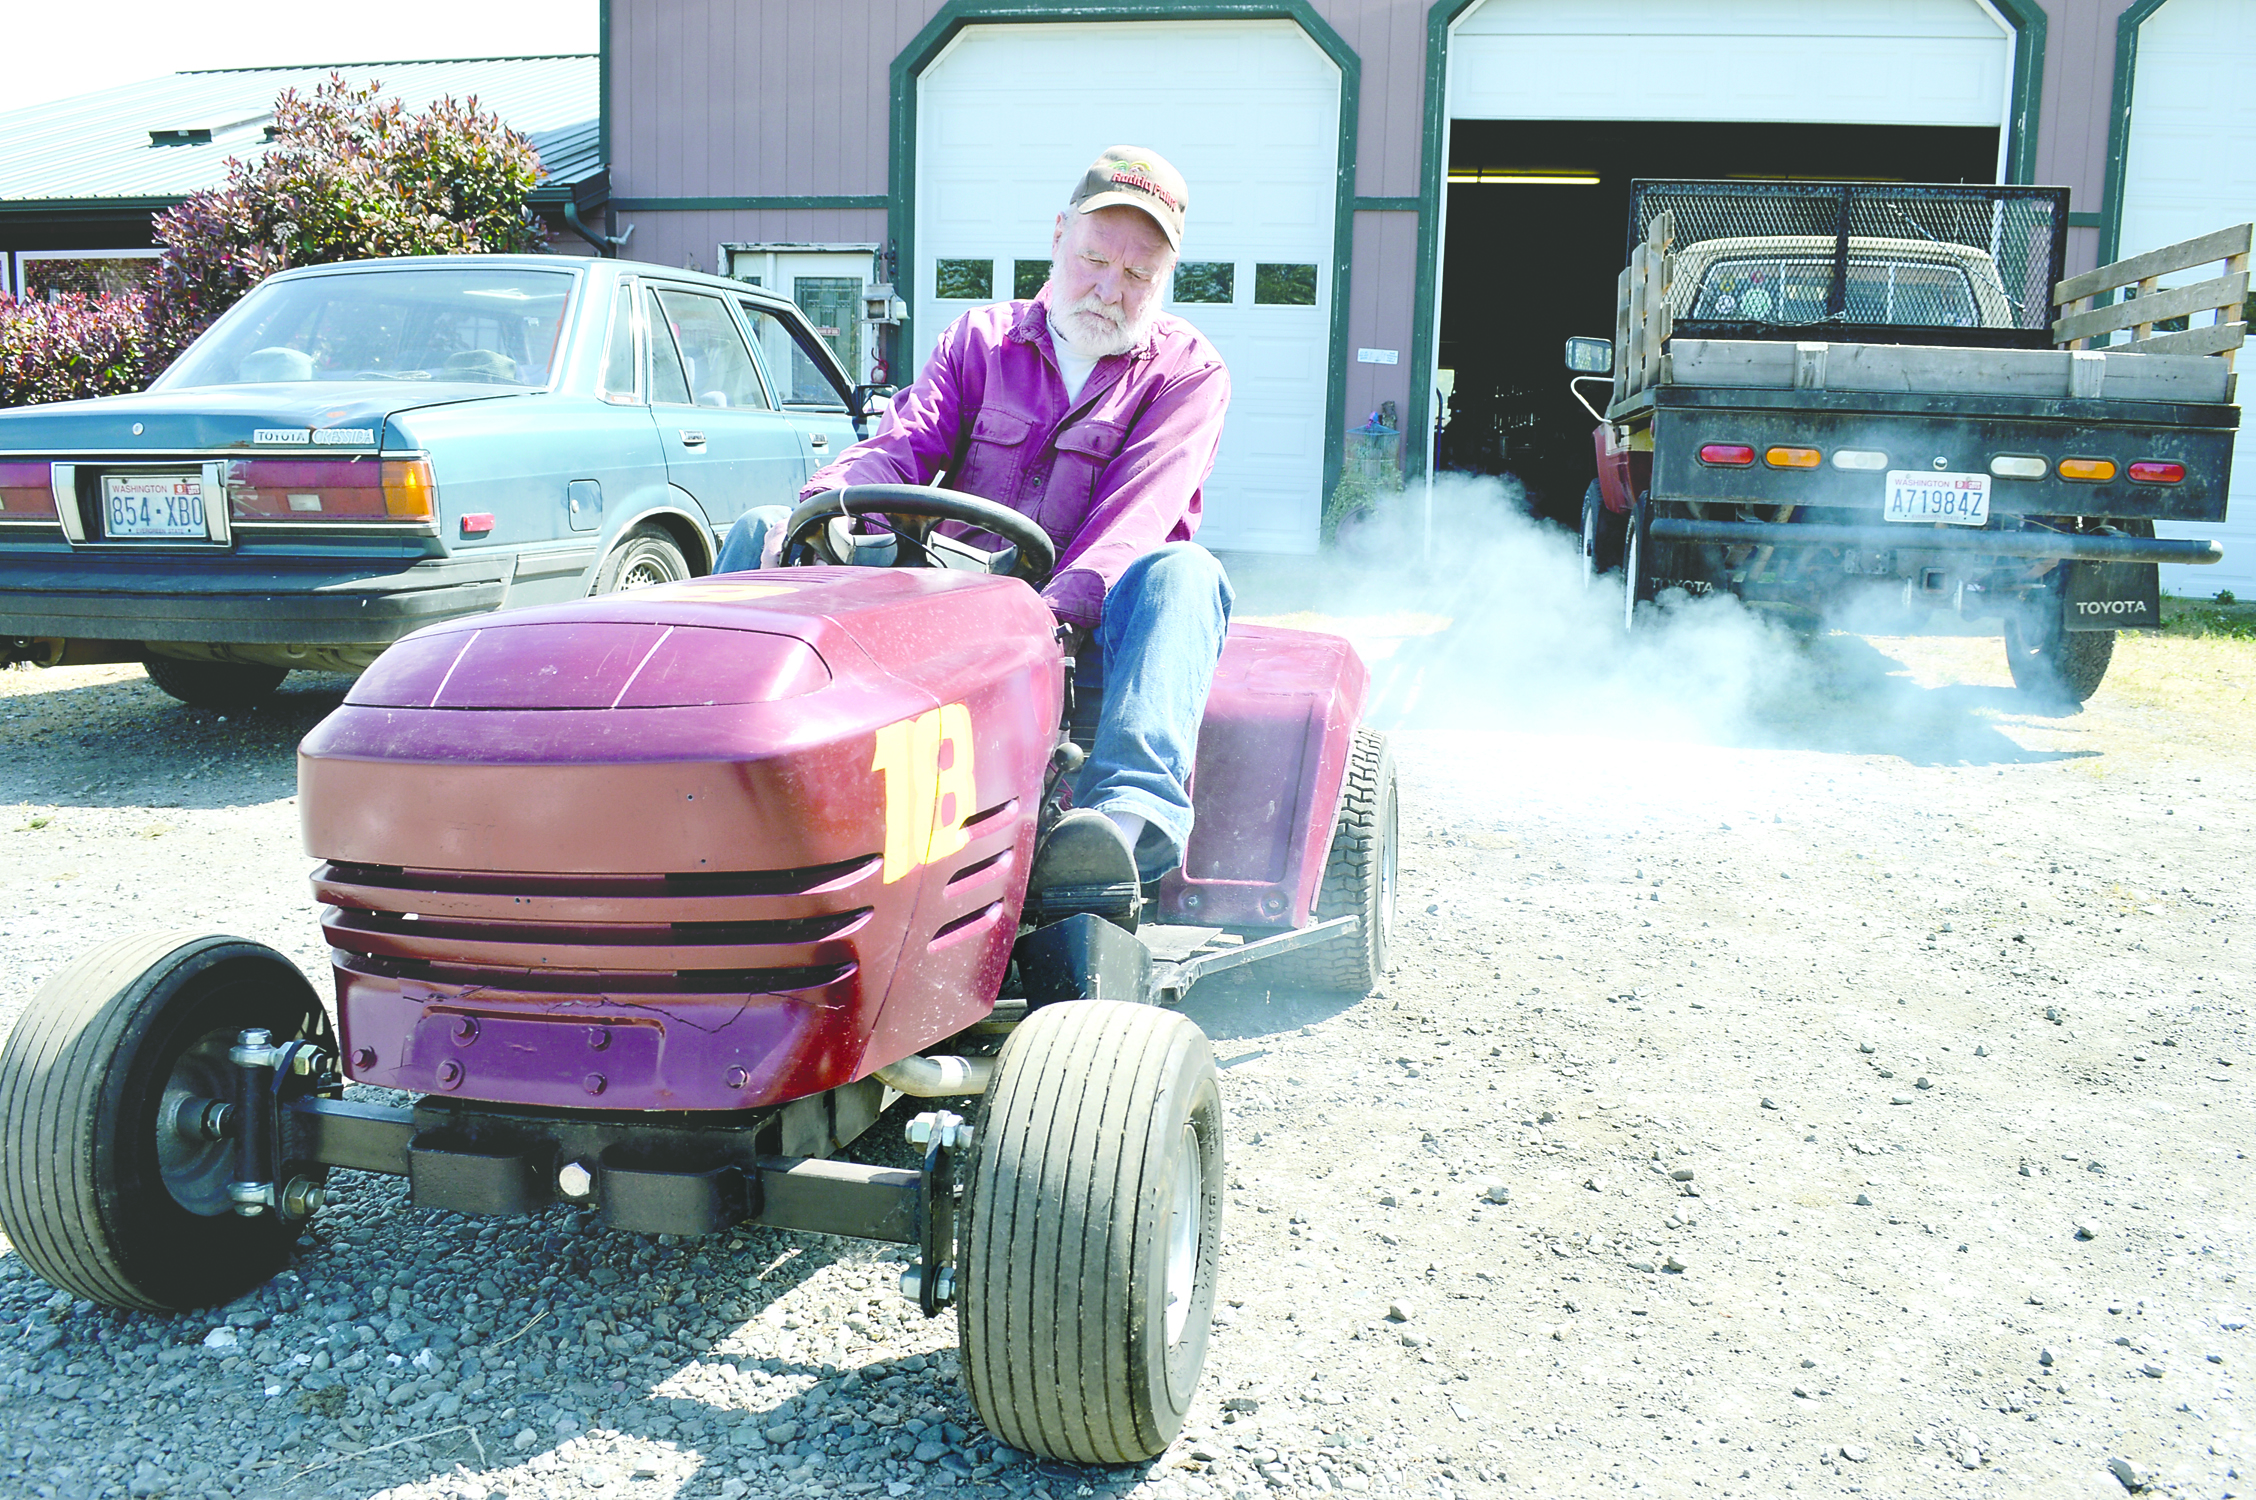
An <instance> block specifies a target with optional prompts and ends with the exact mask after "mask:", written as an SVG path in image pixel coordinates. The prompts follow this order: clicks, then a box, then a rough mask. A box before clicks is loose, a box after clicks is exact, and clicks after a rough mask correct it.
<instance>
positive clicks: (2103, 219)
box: [2068, 212, 2107, 229]
mask: <svg viewBox="0 0 2256 1500" xmlns="http://www.w3.org/2000/svg"><path fill="white" fill-rule="evenodd" d="M2068 227H2069V228H2070V229H2105V228H2106V227H2107V215H2105V214H2103V213H2097V212H2094V213H2088V214H2087V213H2072V214H2070V215H2069V216H2068Z"/></svg>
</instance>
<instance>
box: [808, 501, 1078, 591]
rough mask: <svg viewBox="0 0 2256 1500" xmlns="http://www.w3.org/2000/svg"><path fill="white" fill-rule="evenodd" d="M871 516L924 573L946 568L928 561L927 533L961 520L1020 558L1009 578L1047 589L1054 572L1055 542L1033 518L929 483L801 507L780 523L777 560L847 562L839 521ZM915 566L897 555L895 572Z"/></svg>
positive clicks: (850, 551)
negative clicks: (886, 522)
mask: <svg viewBox="0 0 2256 1500" xmlns="http://www.w3.org/2000/svg"><path fill="white" fill-rule="evenodd" d="M873 514H882V515H884V516H886V517H888V518H889V519H890V520H891V521H892V522H893V532H894V535H896V536H898V537H900V538H901V539H902V543H903V546H904V549H907V548H913V549H914V551H915V553H916V556H917V558H918V559H920V560H921V561H922V564H923V565H924V566H927V567H945V566H948V564H946V563H942V562H938V561H935V559H934V546H933V534H932V529H933V527H934V526H935V525H936V524H938V523H939V522H941V521H961V522H963V523H964V524H965V525H968V526H976V527H978V528H979V529H980V530H981V531H991V532H993V533H994V534H995V535H997V536H999V537H1001V538H1003V539H1004V540H1005V541H1007V542H1009V543H1011V544H1012V545H1013V546H1015V547H1016V548H1017V549H1018V555H1017V557H1016V558H1015V559H1014V560H1013V561H1012V563H1011V567H1010V576H1011V577H1013V578H1021V579H1024V580H1025V581H1026V582H1027V583H1028V584H1029V585H1031V586H1032V587H1034V588H1037V589H1038V588H1040V587H1041V586H1042V585H1043V584H1045V583H1048V582H1049V581H1050V574H1051V573H1052V572H1053V571H1054V570H1055V569H1056V567H1057V544H1056V543H1055V542H1052V541H1051V540H1050V534H1049V533H1048V532H1046V531H1044V530H1043V529H1042V528H1041V527H1040V526H1039V525H1038V524H1036V522H1035V521H1034V518H1033V517H1031V516H1027V515H1022V514H1020V513H1019V512H1018V511H1015V510H1012V509H1011V508H1010V507H1009V506H1007V505H998V504H996V503H995V502H994V501H992V500H982V499H981V498H980V497H979V496H977V495H966V494H963V493H961V492H960V491H957V490H943V489H939V488H936V487H934V486H932V485H928V484H854V485H848V486H847V487H846V488H845V489H842V490H828V491H825V492H824V493H823V494H820V495H816V496H814V497H812V498H811V499H807V500H802V501H800V502H799V506H798V508H797V509H795V510H793V511H792V512H791V519H790V520H789V521H787V522H785V523H784V532H783V552H782V560H783V562H784V563H785V564H786V565H787V566H788V565H790V564H794V563H799V562H807V561H814V562H826V563H849V562H852V561H853V556H854V543H853V540H852V533H851V532H850V531H849V530H848V528H847V527H846V525H845V524H844V523H845V522H846V521H847V520H848V519H850V518H851V517H855V516H866V515H873ZM941 543H942V545H943V546H945V547H947V548H949V549H951V550H953V551H955V552H957V553H960V554H962V555H963V556H964V557H965V559H966V561H972V560H975V559H977V558H979V557H982V556H985V555H986V554H983V553H981V552H979V551H978V549H976V548H972V547H966V546H964V545H963V544H962V543H960V542H955V541H952V540H951V539H949V538H941ZM917 565H918V563H917V562H915V561H912V560H911V559H910V558H909V557H907V556H906V555H899V556H897V557H896V560H895V562H894V566H895V567H915V566H917Z"/></svg>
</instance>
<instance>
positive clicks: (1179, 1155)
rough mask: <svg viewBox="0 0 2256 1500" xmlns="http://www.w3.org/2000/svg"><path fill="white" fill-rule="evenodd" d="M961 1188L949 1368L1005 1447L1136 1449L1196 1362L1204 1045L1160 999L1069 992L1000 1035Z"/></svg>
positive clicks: (1175, 1419) (1207, 1093)
mask: <svg viewBox="0 0 2256 1500" xmlns="http://www.w3.org/2000/svg"><path fill="white" fill-rule="evenodd" d="M972 1155H973V1160H972V1164H971V1173H970V1178H971V1180H970V1183H969V1190H968V1191H967V1193H966V1194H965V1201H964V1218H963V1232H962V1241H961V1244H962V1257H961V1270H962V1273H963V1275H962V1281H961V1289H962V1290H961V1300H960V1304H959V1307H958V1310H957V1320H958V1327H959V1329H960V1332H961V1337H962V1340H963V1379H964V1385H965V1388H966V1389H967V1390H968V1391H969V1392H970V1395H971V1401H972V1405H973V1406H974V1407H975V1408H977V1410H978V1412H979V1415H980V1419H981V1420H982V1421H984V1422H985V1423H986V1424H987V1426H988V1429H989V1430H990V1431H992V1432H993V1433H994V1434H995V1436H996V1437H998V1438H1000V1439H1001V1440H1002V1441H1004V1442H1006V1443H1008V1444H1010V1445H1011V1446H1012V1447H1014V1448H1021V1449H1024V1450H1026V1451H1027V1452H1030V1453H1035V1454H1039V1455H1042V1456H1044V1457H1047V1458H1055V1459H1063V1460H1065V1461H1067V1462H1069V1463H1082V1464H1120V1463H1142V1462H1145V1461H1147V1460H1149V1459H1152V1458H1155V1457H1157V1456H1158V1455H1159V1454H1160V1453H1161V1452H1162V1451H1164V1450H1165V1449H1166V1447H1167V1445H1168V1444H1169V1443H1171V1442H1173V1441H1174V1440H1175V1436H1176V1434H1177V1433H1178V1432H1180V1431H1181V1430H1182V1427H1183V1417H1184V1413H1185V1412H1187V1411H1188V1410H1189V1409H1190V1404H1191V1395H1192V1392H1193V1391H1194V1390H1195V1389H1196V1388H1197V1386H1198V1380H1199V1374H1200V1372H1201V1371H1202V1370H1203V1369H1204V1368H1205V1365H1206V1347H1207V1335H1208V1325H1209V1323H1210V1321H1211V1319H1212V1317H1213V1312H1214V1282H1215V1263H1216V1257H1217V1255H1218V1253H1219V1250H1220V1244H1221V1237H1220V1233H1219V1230H1220V1226H1221V1217H1222V1097H1221V1092H1220V1089H1219V1086H1218V1085H1217V1083H1216V1075H1215V1070H1214V1054H1213V1052H1212V1050H1211V1049H1210V1048H1209V1047H1208V1046H1207V1041H1206V1036H1205V1034H1204V1033H1203V1032H1201V1031H1200V1030H1199V1029H1198V1027H1197V1026H1195V1025H1193V1024H1192V1023H1191V1022H1190V1021H1189V1020H1187V1019H1186V1018H1184V1017H1183V1016H1180V1015H1178V1014H1176V1013H1175V1012H1173V1011H1168V1010H1161V1009H1159V1008H1157V1007H1155V1006H1149V1005H1136V1004H1132V1003H1129V1002H1127V1001H1119V1000H1068V1001H1063V1002H1060V1003H1058V1004H1055V1005H1046V1006H1043V1007H1042V1008H1041V1009H1039V1010H1037V1011H1035V1012H1033V1013H1032V1014H1031V1015H1029V1016H1028V1017H1027V1018H1026V1020H1025V1021H1024V1022H1023V1023H1021V1024H1020V1025H1019V1026H1018V1028H1017V1029H1016V1030H1014V1031H1013V1032H1012V1033H1011V1036H1010V1040H1009V1041H1007V1042H1005V1043H1004V1044H1003V1050H1002V1054H1001V1056H1000V1057H999V1058H998V1059H997V1060H996V1065H995V1079H994V1082H993V1084H992V1085H991V1086H990V1087H989V1088H988V1090H987V1094H986V1097H985V1099H984V1101H983V1102H982V1104H981V1106H980V1112H979V1118H978V1123H977V1126H976V1129H975V1132H974V1135H973V1147H972Z"/></svg>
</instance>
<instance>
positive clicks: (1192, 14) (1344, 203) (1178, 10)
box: [887, 0, 1415, 495]
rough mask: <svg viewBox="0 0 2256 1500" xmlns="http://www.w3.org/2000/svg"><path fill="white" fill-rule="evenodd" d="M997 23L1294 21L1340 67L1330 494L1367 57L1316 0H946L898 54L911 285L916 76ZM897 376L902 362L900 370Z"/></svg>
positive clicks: (897, 111) (905, 322)
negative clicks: (975, 29)
mask: <svg viewBox="0 0 2256 1500" xmlns="http://www.w3.org/2000/svg"><path fill="white" fill-rule="evenodd" d="M998 21H1000V22H1021V23H1023V22H1028V21H1291V22H1293V23H1294V24H1295V25H1297V26H1299V27H1300V29H1301V31H1302V32H1303V33H1305V34H1306V35H1307V37H1308V39H1309V40H1310V41H1312V42H1314V43H1315V44H1316V45H1317V46H1319V47H1321V48H1323V49H1324V54H1325V55H1326V56H1327V57H1329V58H1331V60H1332V61H1333V63H1334V64H1336V65H1337V66H1338V68H1339V70H1340V94H1339V166H1338V171H1337V177H1336V185H1335V187H1334V190H1333V200H1334V204H1335V207H1334V210H1333V214H1332V319H1331V332H1330V337H1331V369H1330V371H1329V373H1328V375H1327V378H1326V394H1325V398H1324V494H1325V495H1329V494H1331V492H1332V488H1333V486H1335V485H1336V484H1338V483H1339V472H1340V462H1341V457H1342V454H1343V452H1344V450H1345V447H1346V441H1347V439H1346V428H1347V364H1348V361H1347V357H1346V355H1347V310H1348V285H1349V278H1350V272H1351V270H1352V266H1351V264H1350V263H1351V261H1352V260H1353V258H1354V253H1355V208H1356V201H1357V200H1356V198H1355V142H1356V130H1357V126H1358V124H1359V122H1360V119H1361V114H1360V110H1359V104H1360V101H1361V93H1362V77H1363V63H1362V59H1361V58H1360V57H1359V56H1358V55H1357V54H1356V51H1355V49H1354V48H1352V47H1350V46H1348V45H1347V40H1346V38H1344V37H1342V36H1341V35H1340V34H1339V33H1338V32H1337V31H1334V30H1333V29H1332V27H1331V24H1330V23H1329V22H1327V21H1326V20H1325V19H1324V18H1323V17H1322V16H1320V15H1318V14H1317V13H1316V8H1315V7H1314V6H1313V5H1312V4H1310V3H1309V0H1190V3H1185V0H1109V3H1088V0H947V3H946V4H944V5H942V6H941V7H940V9H939V11H938V12H937V13H936V14H935V15H934V16H933V18H932V19H931V20H930V21H928V22H926V23H925V27H924V29H923V30H922V31H920V32H918V33H917V34H916V37H915V38H914V39H913V40H912V41H910V43H909V44H908V46H906V47H904V48H902V49H901V51H900V54H899V55H898V56H896V57H895V58H894V59H893V69H892V104H893V111H892V113H893V119H892V147H893V149H892V152H891V153H890V155H891V167H890V176H889V178H888V183H887V187H888V192H887V202H888V204H889V221H890V224H891V227H892V232H893V241H894V248H895V250H896V252H897V254H898V269H897V270H896V271H895V273H894V276H895V282H896V284H897V285H906V286H909V287H910V288H911V290H912V292H913V290H914V283H915V278H916V111H917V98H916V85H917V79H918V78H919V77H921V76H922V75H923V73H924V70H925V69H926V68H928V67H930V66H931V65H932V62H933V60H934V59H935V58H937V57H938V56H939V55H940V53H941V51H942V50H943V49H944V48H945V47H946V46H947V45H948V43H949V42H951V41H953V40H954V39H955V36H956V34H957V33H958V32H959V31H961V30H963V28H964V27H966V26H968V25H972V24H975V23H978V22H998ZM1389 201H1396V200H1389ZM1399 201H1402V202H1414V201H1415V200H1408V199H1405V200H1399ZM907 300H908V303H909V313H908V316H907V317H905V318H903V319H902V320H901V326H900V327H899V328H898V329H897V330H895V334H894V337H895V344H894V351H895V354H896V356H897V357H898V356H900V355H902V354H905V353H906V351H908V350H910V349H912V348H914V347H915V319H916V305H917V300H918V299H917V298H916V297H915V296H914V295H911V296H910V297H908V299H907ZM899 374H900V371H899V370H898V368H897V367H896V370H895V376H896V378H899Z"/></svg>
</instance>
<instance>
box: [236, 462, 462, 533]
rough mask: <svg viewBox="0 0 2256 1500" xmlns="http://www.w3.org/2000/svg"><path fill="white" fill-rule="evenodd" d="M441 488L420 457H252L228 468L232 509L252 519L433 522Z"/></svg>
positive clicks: (429, 468) (241, 515)
mask: <svg viewBox="0 0 2256 1500" xmlns="http://www.w3.org/2000/svg"><path fill="white" fill-rule="evenodd" d="M435 490H436V486H434V485H433V484H432V482H431V466H430V464H429V463H428V462H426V461H424V460H423V459H420V458H413V459H392V458H387V459H381V460H379V459H375V458H319V459H292V458H250V459H239V460H237V461H236V462H234V463H231V464H229V465H228V466H227V500H228V508H229V510H230V512H231V513H232V514H233V515H234V516H235V517H236V518H237V519H239V520H246V521H267V520H274V521H428V520H430V519H431V517H432V515H433V514H434V512H435V509H436V507H435V506H434V504H433V501H434V499H435V498H436V497H435Z"/></svg>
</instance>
